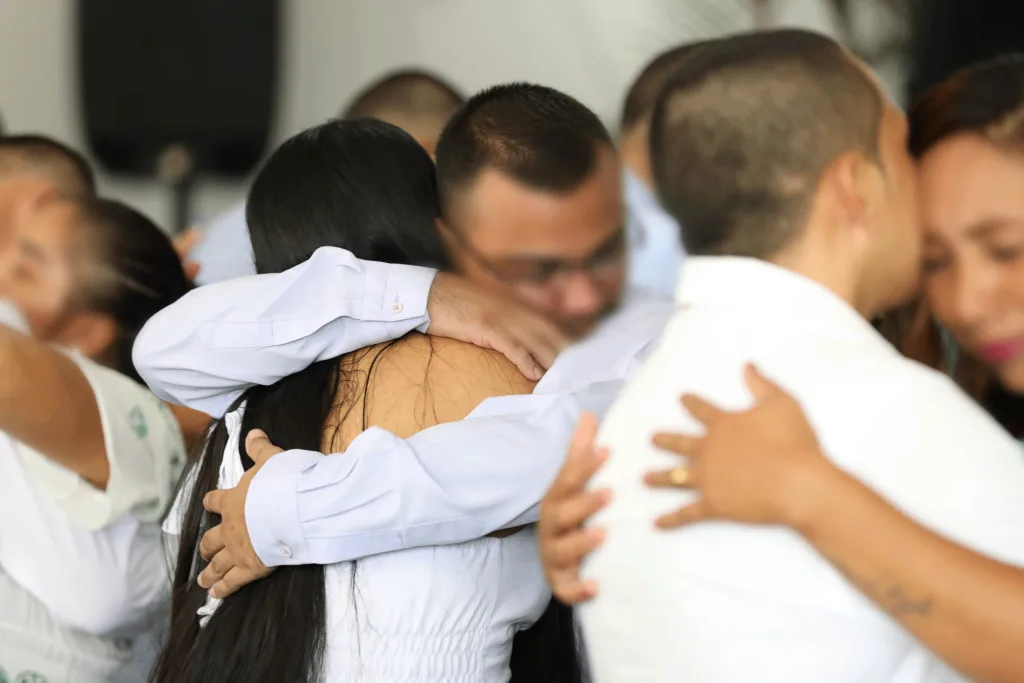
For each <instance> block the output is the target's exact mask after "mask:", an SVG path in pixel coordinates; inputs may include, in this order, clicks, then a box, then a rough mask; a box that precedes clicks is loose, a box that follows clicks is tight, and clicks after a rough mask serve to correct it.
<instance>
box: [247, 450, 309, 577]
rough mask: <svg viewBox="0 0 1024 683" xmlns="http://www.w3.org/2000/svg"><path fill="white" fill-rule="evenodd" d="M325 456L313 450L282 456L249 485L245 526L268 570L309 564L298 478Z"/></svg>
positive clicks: (275, 459)
mask: <svg viewBox="0 0 1024 683" xmlns="http://www.w3.org/2000/svg"><path fill="white" fill-rule="evenodd" d="M323 457H325V456H324V455H323V454H322V453H314V452H313V451H300V450H291V451H285V452H284V453H278V454H277V455H275V456H274V457H272V458H271V459H270V460H268V461H267V462H266V463H264V465H263V467H261V468H260V470H259V472H257V473H256V476H255V477H253V479H252V482H251V483H250V484H249V493H248V495H247V496H246V499H245V524H246V526H247V527H248V529H249V539H250V541H251V542H252V547H253V549H254V550H255V551H256V554H257V555H258V556H259V558H260V560H262V561H263V564H265V565H266V566H268V567H277V566H280V565H292V564H309V547H308V545H307V544H306V537H305V534H304V533H303V531H302V518H301V517H300V516H299V500H298V489H297V482H298V477H299V475H300V474H302V473H303V472H304V471H305V470H306V469H308V468H309V467H311V466H313V465H314V464H316V462H317V461H318V460H319V459H320V458H323Z"/></svg>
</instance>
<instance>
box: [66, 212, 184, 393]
mask: <svg viewBox="0 0 1024 683" xmlns="http://www.w3.org/2000/svg"><path fill="white" fill-rule="evenodd" d="M72 201H74V202H75V204H76V206H77V207H78V209H79V211H80V215H81V222H82V227H83V229H84V235H85V236H86V240H85V243H86V248H87V249H88V250H90V251H92V252H93V253H92V256H94V258H93V259H91V260H90V273H89V274H88V276H87V277H86V278H85V281H84V282H83V283H82V287H81V289H80V290H79V292H78V293H77V294H78V296H80V297H81V300H82V306H84V307H85V308H87V309H88V310H90V311H94V312H97V313H104V314H106V315H109V316H110V317H111V318H112V319H113V321H114V324H115V325H116V328H117V336H116V337H115V339H114V341H113V345H112V348H111V349H110V351H109V354H108V355H109V357H110V364H111V365H112V366H113V369H115V370H117V371H118V372H120V373H121V374H123V375H127V376H128V377H131V378H132V379H134V380H135V381H136V382H138V383H139V384H142V383H143V382H142V378H141V377H139V373H138V372H137V371H136V370H135V364H134V363H133V362H132V346H134V344H135V337H137V336H138V334H139V331H140V330H141V329H142V326H143V325H145V324H146V322H147V321H148V320H149V319H150V318H151V317H153V316H154V315H155V314H156V313H158V312H159V311H161V310H162V309H164V308H166V307H167V306H170V305H171V304H172V303H174V302H175V301H177V300H178V299H180V298H181V297H182V296H184V295H185V294H186V293H187V292H188V291H189V289H191V288H192V284H191V283H190V282H189V281H188V278H187V277H186V276H185V271H184V270H183V269H182V266H181V260H180V259H179V257H178V254H177V252H175V251H174V247H173V246H172V245H171V240H170V239H169V238H168V237H167V235H165V234H164V233H163V232H162V231H161V230H160V229H159V228H158V227H157V226H156V225H155V224H154V223H153V221H151V220H149V219H148V218H146V217H145V216H143V215H142V214H141V213H139V212H138V211H136V210H135V209H133V208H131V207H130V206H127V205H125V204H122V203H121V202H117V201H113V200H110V199H89V198H85V199H73V200H72Z"/></svg>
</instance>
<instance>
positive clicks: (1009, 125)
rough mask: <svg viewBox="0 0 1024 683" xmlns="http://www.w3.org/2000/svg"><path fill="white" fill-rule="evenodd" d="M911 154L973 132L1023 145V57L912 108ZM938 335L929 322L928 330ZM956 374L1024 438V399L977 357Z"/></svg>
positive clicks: (979, 67) (957, 80)
mask: <svg viewBox="0 0 1024 683" xmlns="http://www.w3.org/2000/svg"><path fill="white" fill-rule="evenodd" d="M909 120H910V152H911V154H913V155H914V157H916V158H920V157H922V156H924V154H926V153H927V152H928V150H930V149H931V148H932V147H934V146H935V145H937V144H939V143H940V142H942V141H943V140H945V139H947V138H950V137H952V136H954V135H958V134H961V133H974V134H976V135H979V136H981V137H984V138H985V139H987V140H988V141H989V142H991V143H992V144H995V145H998V146H1000V147H1002V148H1004V149H1007V150H1014V151H1019V150H1022V149H1024V55H1007V56H1003V57H998V58H996V59H994V60H990V61H986V62H982V63H980V64H976V65H974V66H970V67H967V68H966V69H961V70H960V71H957V72H956V73H954V74H953V75H952V76H950V77H949V78H947V79H946V80H944V81H943V82H942V83H940V84H939V85H937V86H935V87H934V88H932V89H931V90H930V91H928V92H927V93H926V94H925V95H924V96H923V97H922V98H921V99H920V100H918V102H917V103H916V104H915V105H914V106H913V108H912V109H911V110H910V114H909ZM927 334H930V335H931V336H932V337H933V338H938V337H939V336H940V334H941V331H940V330H939V328H938V325H937V324H936V325H933V327H932V328H931V329H929V330H928V331H927ZM955 372H956V378H957V380H958V381H959V382H960V384H961V385H962V386H963V387H964V389H965V390H967V391H968V393H971V394H972V395H973V396H974V397H975V398H977V399H978V400H979V401H980V402H981V403H982V405H984V406H985V408H986V409H987V410H988V411H989V412H990V413H991V414H992V416H993V417H994V418H995V419H996V420H998V421H999V423H1000V424H1001V425H1002V426H1003V427H1004V428H1005V429H1007V430H1008V431H1010V432H1011V433H1012V434H1014V435H1015V436H1017V437H1018V438H1024V397H1022V396H1019V395H1016V394H1013V393H1011V392H1010V391H1008V390H1007V389H1006V388H1005V387H1004V386H1003V385H1001V384H1000V383H999V382H998V381H995V379H994V378H993V376H992V372H991V370H989V369H988V368H987V367H986V366H985V365H984V364H982V363H981V362H980V361H979V360H977V359H975V358H972V357H969V356H966V355H964V354H962V353H960V354H959V358H957V363H956V370H955Z"/></svg>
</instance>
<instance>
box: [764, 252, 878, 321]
mask: <svg viewBox="0 0 1024 683" xmlns="http://www.w3.org/2000/svg"><path fill="white" fill-rule="evenodd" d="M848 253H849V251H848V250H842V249H838V248H836V245H824V244H820V243H819V244H814V240H812V239H801V240H798V241H797V243H795V244H793V245H790V246H789V247H787V248H785V249H783V250H782V251H781V252H779V253H778V254H776V255H775V256H773V257H772V258H770V259H769V261H771V262H772V263H774V264H775V265H777V266H781V267H782V268H785V269H786V270H791V271H793V272H794V273H798V274H800V275H803V276H804V277H806V278H809V279H811V280H814V281H815V282H817V283H818V284H820V285H821V286H823V287H825V288H826V289H828V290H829V291H831V292H832V293H833V294H835V295H836V296H838V297H839V298H840V299H842V300H843V301H845V302H846V303H848V304H849V305H850V307H851V308H853V309H854V310H856V311H857V312H858V313H860V315H861V316H863V317H864V318H865V319H867V320H871V319H872V318H874V317H875V316H876V315H877V313H878V311H877V306H876V305H875V304H874V303H873V302H871V301H868V300H866V297H864V296H863V295H862V294H861V292H862V287H861V286H860V278H859V275H858V270H857V267H856V264H855V263H854V262H853V260H852V259H850V258H849V257H846V258H844V257H843V254H848Z"/></svg>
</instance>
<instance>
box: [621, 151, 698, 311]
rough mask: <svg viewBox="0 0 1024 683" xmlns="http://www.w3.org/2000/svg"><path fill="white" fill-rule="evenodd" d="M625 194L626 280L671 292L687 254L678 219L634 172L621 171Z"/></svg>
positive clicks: (658, 291) (640, 286) (673, 289)
mask: <svg viewBox="0 0 1024 683" xmlns="http://www.w3.org/2000/svg"><path fill="white" fill-rule="evenodd" d="M622 181H623V188H624V189H625V195H626V210H627V224H626V236H627V240H628V242H629V282H630V284H631V285H632V286H634V287H638V288H641V289H648V290H650V291H652V292H657V293H659V294H663V295H665V296H668V297H670V296H674V295H675V291H676V278H677V276H678V274H679V267H680V265H681V264H682V262H683V259H684V258H685V257H686V250H685V249H684V248H683V239H682V235H681V234H680V231H679V223H677V222H676V220H675V219H674V218H672V216H670V215H668V213H667V212H666V211H665V209H663V208H662V207H661V204H660V203H659V202H658V198H657V197H655V196H654V193H653V192H651V190H650V189H649V188H648V187H647V185H646V184H645V183H644V182H643V181H642V180H640V178H638V177H637V176H636V175H635V174H634V173H633V172H631V171H629V170H628V169H627V170H625V171H624V172H623V178H622Z"/></svg>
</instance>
